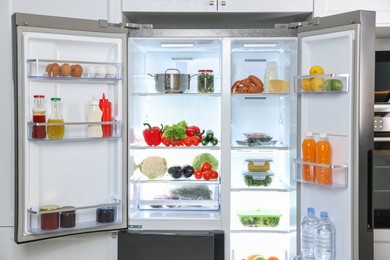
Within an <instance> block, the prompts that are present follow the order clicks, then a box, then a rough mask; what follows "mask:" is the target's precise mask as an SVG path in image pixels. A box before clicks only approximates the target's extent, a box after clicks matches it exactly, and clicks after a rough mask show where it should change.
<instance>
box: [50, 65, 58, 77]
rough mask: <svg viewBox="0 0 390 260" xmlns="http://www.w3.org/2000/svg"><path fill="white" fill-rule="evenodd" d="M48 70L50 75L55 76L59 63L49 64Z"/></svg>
mask: <svg viewBox="0 0 390 260" xmlns="http://www.w3.org/2000/svg"><path fill="white" fill-rule="evenodd" d="M50 72H51V76H52V77H57V76H58V74H59V73H60V65H58V63H53V64H52V65H51V66H50Z"/></svg>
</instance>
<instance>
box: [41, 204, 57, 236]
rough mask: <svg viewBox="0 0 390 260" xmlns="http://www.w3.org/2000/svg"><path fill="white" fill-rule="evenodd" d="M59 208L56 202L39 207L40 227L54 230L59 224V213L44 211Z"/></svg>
mask: <svg viewBox="0 0 390 260" xmlns="http://www.w3.org/2000/svg"><path fill="white" fill-rule="evenodd" d="M58 209H60V206H58V205H56V204H48V205H43V206H40V207H39V211H40V212H41V229H42V230H54V229H57V228H59V226H60V214H59V212H50V213H45V211H53V210H58Z"/></svg>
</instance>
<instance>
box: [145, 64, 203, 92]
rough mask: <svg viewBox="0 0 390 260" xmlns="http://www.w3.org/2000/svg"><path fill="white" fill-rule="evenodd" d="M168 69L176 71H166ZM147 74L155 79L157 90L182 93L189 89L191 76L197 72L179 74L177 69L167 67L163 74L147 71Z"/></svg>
mask: <svg viewBox="0 0 390 260" xmlns="http://www.w3.org/2000/svg"><path fill="white" fill-rule="evenodd" d="M168 71H176V72H177V73H168ZM148 75H149V76H151V77H153V78H154V80H155V81H156V85H155V87H156V90H157V91H158V92H164V93H183V92H187V91H188V90H189V89H190V81H191V77H193V76H196V75H197V74H194V75H190V74H181V73H180V71H179V70H178V69H167V70H166V71H165V73H163V74H162V73H161V74H156V75H152V74H150V73H148Z"/></svg>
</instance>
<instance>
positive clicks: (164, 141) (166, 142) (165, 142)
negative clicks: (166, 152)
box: [161, 137, 172, 146]
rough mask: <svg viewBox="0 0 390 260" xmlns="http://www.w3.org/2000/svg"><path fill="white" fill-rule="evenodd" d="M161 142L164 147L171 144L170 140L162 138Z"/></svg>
mask: <svg viewBox="0 0 390 260" xmlns="http://www.w3.org/2000/svg"><path fill="white" fill-rule="evenodd" d="M161 142H162V143H163V144H164V145H165V146H170V145H171V144H172V140H171V139H170V138H168V137H163V138H162V139H161Z"/></svg>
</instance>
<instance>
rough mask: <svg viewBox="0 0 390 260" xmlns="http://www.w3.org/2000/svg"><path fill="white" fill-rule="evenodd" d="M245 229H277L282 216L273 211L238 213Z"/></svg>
mask: <svg viewBox="0 0 390 260" xmlns="http://www.w3.org/2000/svg"><path fill="white" fill-rule="evenodd" d="M237 215H238V217H239V218H240V222H241V224H242V225H243V226H245V227H277V226H278V225H279V221H280V217H281V216H282V214H281V213H280V212H278V211H271V210H254V211H241V212H238V213H237Z"/></svg>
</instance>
